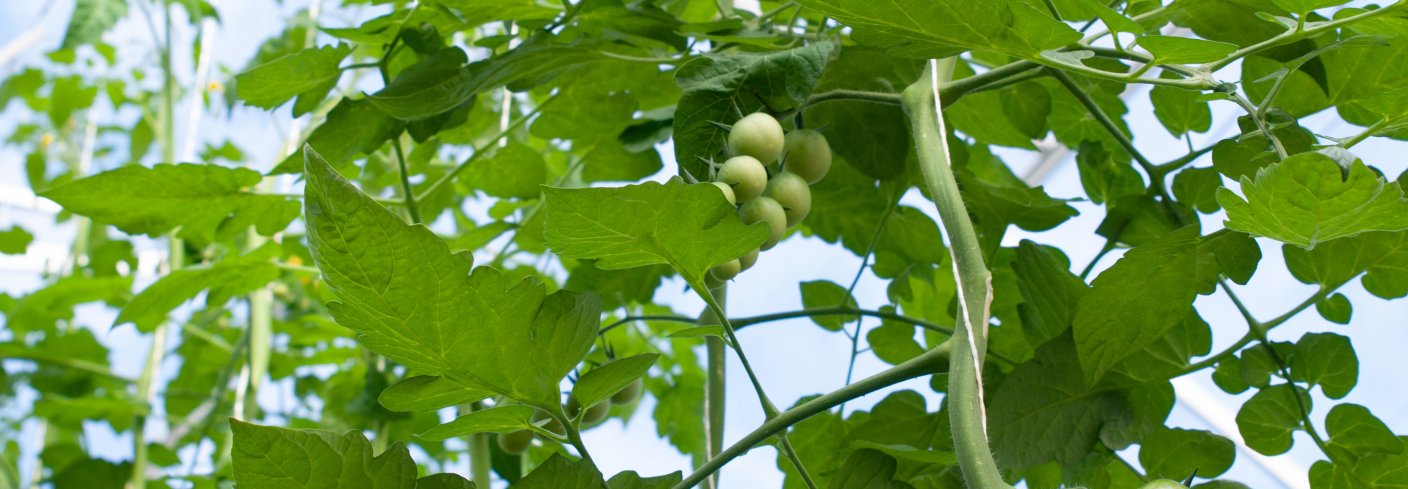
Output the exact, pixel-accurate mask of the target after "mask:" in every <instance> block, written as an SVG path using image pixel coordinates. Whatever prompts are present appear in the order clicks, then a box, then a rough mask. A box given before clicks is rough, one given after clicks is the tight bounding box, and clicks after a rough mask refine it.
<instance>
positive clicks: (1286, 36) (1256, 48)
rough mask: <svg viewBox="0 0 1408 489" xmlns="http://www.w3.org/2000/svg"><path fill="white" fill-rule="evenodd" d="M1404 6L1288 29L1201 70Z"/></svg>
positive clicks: (1404, 1) (1407, 3)
mask: <svg viewBox="0 0 1408 489" xmlns="http://www.w3.org/2000/svg"><path fill="white" fill-rule="evenodd" d="M1404 7H1408V0H1399V1H1398V2H1395V3H1394V4H1393V5H1389V6H1386V7H1383V8H1379V9H1376V10H1370V11H1367V12H1364V13H1362V14H1358V15H1351V16H1349V17H1345V18H1342V19H1336V20H1328V21H1322V22H1316V23H1315V25H1314V26H1313V27H1311V28H1309V29H1303V28H1299V27H1296V28H1291V29H1287V30H1286V31H1285V32H1282V33H1281V34H1278V35H1276V36H1274V37H1272V38H1270V39H1267V40H1265V41H1261V42H1259V43H1256V44H1253V45H1251V46H1247V47H1244V48H1242V49H1238V50H1236V51H1233V52H1232V54H1229V55H1227V57H1225V58H1222V59H1220V60H1217V61H1213V62H1210V63H1208V64H1205V65H1203V66H1202V67H1201V70H1202V71H1204V72H1207V73H1212V72H1215V71H1217V70H1219V69H1222V68H1223V67H1225V66H1227V65H1229V64H1232V62H1234V61H1237V60H1239V59H1242V58H1245V57H1247V56H1251V55H1253V54H1257V53H1260V52H1262V51H1266V50H1268V49H1271V48H1274V47H1277V46H1281V45H1284V44H1290V43H1293V42H1296V41H1299V40H1301V39H1306V38H1311V37H1315V36H1318V35H1320V34H1322V33H1325V32H1328V31H1331V30H1334V29H1338V28H1340V27H1343V26H1346V25H1349V24H1353V23H1355V22H1359V21H1362V20H1366V19H1370V18H1374V17H1378V16H1381V15H1384V14H1388V13H1391V12H1394V11H1397V10H1402V9H1403V8H1404Z"/></svg>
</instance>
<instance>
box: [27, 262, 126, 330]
mask: <svg viewBox="0 0 1408 489" xmlns="http://www.w3.org/2000/svg"><path fill="white" fill-rule="evenodd" d="M131 290H132V277H131V276H114V277H85V276H82V275H70V276H67V277H63V278H61V279H59V280H57V281H55V282H54V283H52V284H49V285H48V286H46V287H44V288H42V289H39V290H36V291H33V292H30V293H29V294H27V295H25V296H23V297H20V298H19V299H17V300H15V301H13V302H11V303H9V304H5V303H4V302H0V307H7V309H8V310H6V311H5V328H6V329H9V330H10V331H12V332H14V333H15V334H16V335H22V334H24V333H27V332H30V331H36V330H38V331H47V330H49V329H52V328H54V327H55V325H56V324H57V322H58V321H60V320H72V319H73V317H74V308H75V306H77V305H79V304H84V303H88V302H97V301H103V302H107V303H108V304H111V305H121V304H122V303H123V302H124V301H125V300H126V299H127V297H129V294H130V292H129V291H131ZM6 302H8V301H6Z"/></svg>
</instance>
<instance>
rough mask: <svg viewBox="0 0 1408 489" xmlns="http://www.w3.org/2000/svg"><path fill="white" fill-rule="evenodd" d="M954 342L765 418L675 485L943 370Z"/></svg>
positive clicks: (695, 480)
mask: <svg viewBox="0 0 1408 489" xmlns="http://www.w3.org/2000/svg"><path fill="white" fill-rule="evenodd" d="M951 343H952V342H948V341H946V342H944V343H942V344H940V345H939V346H936V347H934V349H932V350H929V351H927V352H924V353H923V354H921V355H919V356H917V357H914V358H911V359H909V360H908V361H906V362H904V363H901V364H899V365H896V366H894V367H891V368H890V369H888V370H885V371H883V372H880V373H878V374H875V375H872V376H870V377H867V378H864V379H861V380H860V381H858V382H856V383H854V384H851V385H848V386H845V387H842V388H840V389H837V390H835V391H832V392H831V393H829V394H826V395H823V396H821V397H817V398H815V399H812V400H810V401H807V402H804V403H802V404H801V405H798V406H796V407H794V408H792V409H788V410H786V411H783V412H781V413H778V414H777V415H776V416H773V417H771V418H769V419H768V420H767V421H765V422H763V424H762V425H761V426H759V427H758V428H757V429H755V430H753V432H751V433H748V434H747V435H745V436H744V437H743V438H742V439H740V440H738V441H737V442H735V443H734V444H732V445H729V447H728V448H726V449H724V451H723V452H720V453H719V455H718V456H716V457H713V458H710V459H709V461H707V462H705V463H704V465H701V466H699V468H698V469H697V470H695V471H694V473H692V474H689V476H688V477H685V478H684V480H682V481H680V482H679V483H678V484H675V486H674V487H673V488H672V489H687V488H691V487H694V486H696V485H698V484H699V483H700V482H703V481H704V479H705V478H706V477H708V476H709V475H710V474H713V473H714V472H717V471H718V470H719V469H720V468H723V466H724V465H725V464H727V463H729V462H730V461H732V460H733V459H735V458H738V456H739V455H743V454H744V453H747V452H748V450H751V449H752V448H753V447H754V446H757V445H758V444H759V443H762V442H763V441H765V440H767V439H768V437H770V436H773V434H776V433H779V432H781V431H783V430H786V429H787V428H788V427H790V426H792V425H795V424H797V423H800V422H801V421H802V420H805V419H807V418H809V417H811V416H813V415H815V414H817V413H820V412H822V411H826V410H828V409H831V408H833V407H836V406H838V405H840V404H841V403H843V402H846V401H850V400H852V399H857V398H859V397H861V396H864V395H866V394H869V393H872V392H875V391H877V390H880V389H884V388H886V387H889V386H892V385H895V384H898V383H900V382H904V381H906V380H910V379H913V378H916V377H921V376H924V375H929V374H932V373H935V372H938V371H940V369H942V368H943V366H944V360H946V359H947V358H948V356H949V350H950V348H949V346H950V344H951Z"/></svg>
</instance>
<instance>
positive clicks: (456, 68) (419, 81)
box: [367, 47, 480, 121]
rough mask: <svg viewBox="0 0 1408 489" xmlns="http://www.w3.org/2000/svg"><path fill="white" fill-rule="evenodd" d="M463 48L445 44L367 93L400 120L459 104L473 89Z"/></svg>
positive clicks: (372, 101) (373, 103) (377, 103)
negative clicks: (383, 86)
mask: <svg viewBox="0 0 1408 489" xmlns="http://www.w3.org/2000/svg"><path fill="white" fill-rule="evenodd" d="M468 61H469V57H468V56H466V55H465V54H464V50H462V49H460V48H457V47H448V48H445V49H441V50H440V51H438V52H436V53H435V54H432V55H430V56H427V57H426V58H425V59H423V60H421V61H420V62H418V63H416V64H414V65H411V66H408V67H406V69H405V70H403V71H401V72H400V73H398V74H397V75H396V78H395V79H393V80H391V83H389V84H387V85H386V88H383V89H381V90H380V91H378V92H376V93H374V94H371V95H368V96H367V101H368V102H371V103H372V105H375V106H376V107H377V108H378V109H381V111H382V112H385V113H386V115H389V116H391V117H394V118H396V119H400V120H403V121H418V120H421V119H425V118H428V117H431V116H434V115H437V114H440V113H442V112H448V111H450V110H451V109H454V108H455V107H459V106H460V105H461V104H463V103H465V102H466V101H468V100H469V99H470V97H473V96H474V94H475V93H477V89H479V88H480V87H479V86H477V85H475V84H474V83H472V80H473V79H474V78H475V75H476V74H475V72H473V71H471V70H469V69H466V68H465V67H464V64H465V63H466V62H468Z"/></svg>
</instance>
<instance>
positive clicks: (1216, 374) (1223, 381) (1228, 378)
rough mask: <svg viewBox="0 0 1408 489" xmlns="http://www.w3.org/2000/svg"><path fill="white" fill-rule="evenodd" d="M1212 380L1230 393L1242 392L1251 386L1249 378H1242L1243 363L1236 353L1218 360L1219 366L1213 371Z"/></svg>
mask: <svg viewBox="0 0 1408 489" xmlns="http://www.w3.org/2000/svg"><path fill="white" fill-rule="evenodd" d="M1212 381H1213V383H1215V384H1217V387H1218V388H1219V389H1222V391H1223V392H1226V393H1228V394H1241V393H1243V392H1246V391H1247V389H1250V388H1251V386H1249V385H1247V380H1246V379H1244V378H1242V363H1241V360H1240V359H1238V358H1237V357H1236V356H1235V355H1233V356H1229V357H1227V358H1224V359H1222V360H1221V361H1219V362H1217V368H1216V369H1214V370H1213V372H1212Z"/></svg>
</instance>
